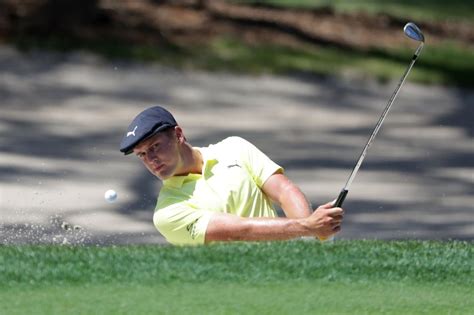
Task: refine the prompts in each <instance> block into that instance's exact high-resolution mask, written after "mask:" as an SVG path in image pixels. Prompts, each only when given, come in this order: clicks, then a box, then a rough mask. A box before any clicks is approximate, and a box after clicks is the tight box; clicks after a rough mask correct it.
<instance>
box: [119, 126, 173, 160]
mask: <svg viewBox="0 0 474 315" xmlns="http://www.w3.org/2000/svg"><path fill="white" fill-rule="evenodd" d="M175 126H176V125H171V124H164V125H161V126H159V127H158V128H156V129H153V130H152V131H151V132H148V133H145V134H143V135H142V136H141V137H140V138H138V139H136V140H135V141H133V142H132V143H130V144H129V145H128V146H126V147H125V148H122V149H121V150H120V151H121V152H123V154H124V155H129V154H132V153H133V149H134V148H135V147H136V146H137V145H138V144H139V143H140V142H142V141H144V140H146V139H149V138H150V137H153V136H154V135H156V134H157V133H159V132H163V131H165V130H166V129H169V128H172V127H175Z"/></svg>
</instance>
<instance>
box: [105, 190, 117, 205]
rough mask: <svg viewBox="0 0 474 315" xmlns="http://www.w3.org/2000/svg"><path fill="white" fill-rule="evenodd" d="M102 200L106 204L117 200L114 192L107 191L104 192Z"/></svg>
mask: <svg viewBox="0 0 474 315" xmlns="http://www.w3.org/2000/svg"><path fill="white" fill-rule="evenodd" d="M104 198H105V200H106V201H107V202H110V203H112V202H114V201H115V200H117V193H116V192H115V190H113V189H109V190H107V191H106V192H105V194H104Z"/></svg>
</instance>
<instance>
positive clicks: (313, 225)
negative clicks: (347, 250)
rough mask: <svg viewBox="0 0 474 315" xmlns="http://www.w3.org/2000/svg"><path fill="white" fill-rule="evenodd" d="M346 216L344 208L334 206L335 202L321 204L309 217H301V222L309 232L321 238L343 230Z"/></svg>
mask: <svg viewBox="0 0 474 315" xmlns="http://www.w3.org/2000/svg"><path fill="white" fill-rule="evenodd" d="M343 217H344V210H342V208H333V202H328V203H326V204H324V205H322V206H319V207H318V208H317V209H316V210H315V211H314V212H313V214H311V215H310V216H309V217H307V218H304V219H301V223H302V224H303V225H304V226H305V227H306V229H308V231H309V233H310V234H312V235H314V236H317V237H318V238H319V239H327V238H328V237H330V236H331V235H334V234H336V233H337V232H339V231H340V230H341V223H342V219H343Z"/></svg>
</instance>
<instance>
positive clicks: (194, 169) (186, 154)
mask: <svg viewBox="0 0 474 315" xmlns="http://www.w3.org/2000/svg"><path fill="white" fill-rule="evenodd" d="M182 157H183V167H182V171H180V172H179V174H176V175H177V176H183V175H188V174H201V173H202V167H203V163H204V161H203V157H202V154H201V151H199V150H198V149H195V148H193V147H192V146H191V145H189V144H188V143H186V144H185V147H184V148H183V151H182Z"/></svg>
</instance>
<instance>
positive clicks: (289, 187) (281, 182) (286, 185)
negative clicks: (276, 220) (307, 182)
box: [262, 173, 312, 219]
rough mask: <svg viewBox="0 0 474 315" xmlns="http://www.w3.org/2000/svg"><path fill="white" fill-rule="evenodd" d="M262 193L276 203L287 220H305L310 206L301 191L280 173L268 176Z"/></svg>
mask: <svg viewBox="0 0 474 315" xmlns="http://www.w3.org/2000/svg"><path fill="white" fill-rule="evenodd" d="M262 190H263V192H264V193H265V194H266V195H267V196H268V197H270V199H271V200H272V201H273V202H275V203H278V205H279V206H280V207H281V208H282V209H283V211H284V212H285V215H286V216H287V217H288V218H294V219H296V218H306V217H308V216H309V215H310V214H311V212H312V211H311V205H310V204H309V202H308V200H307V199H306V197H305V195H304V194H303V193H302V192H301V190H300V189H299V188H298V186H296V185H295V184H293V183H292V182H291V181H290V180H289V179H288V177H286V176H285V175H283V174H281V173H275V174H273V175H272V176H270V177H269V178H268V179H267V180H266V181H265V183H264V184H263V186H262Z"/></svg>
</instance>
